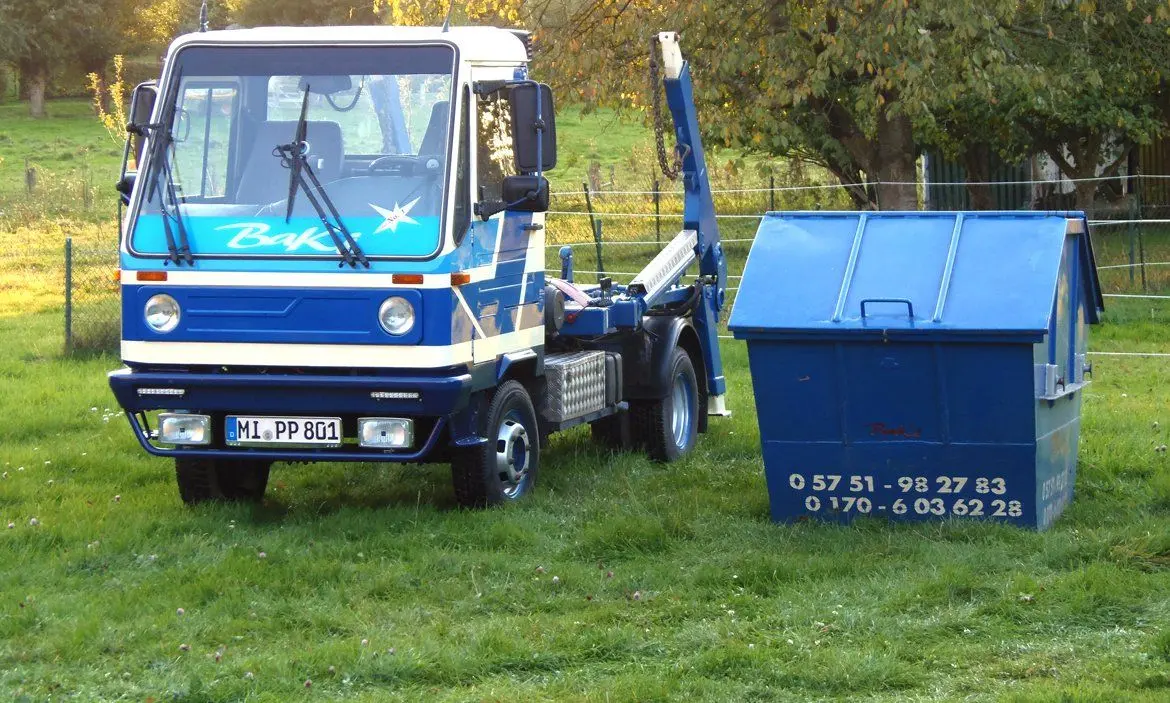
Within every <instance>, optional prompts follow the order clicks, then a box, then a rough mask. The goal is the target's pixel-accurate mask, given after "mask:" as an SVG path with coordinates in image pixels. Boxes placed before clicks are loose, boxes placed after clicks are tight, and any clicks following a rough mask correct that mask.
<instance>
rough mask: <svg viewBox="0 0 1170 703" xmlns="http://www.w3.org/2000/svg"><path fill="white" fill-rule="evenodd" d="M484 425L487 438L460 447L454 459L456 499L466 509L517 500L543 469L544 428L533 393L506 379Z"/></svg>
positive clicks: (452, 461)
mask: <svg viewBox="0 0 1170 703" xmlns="http://www.w3.org/2000/svg"><path fill="white" fill-rule="evenodd" d="M485 417H486V421H485V423H484V425H483V432H484V436H486V437H487V438H488V441H487V442H486V443H485V444H483V445H482V446H480V447H475V448H473V449H464V450H459V451H456V453H455V456H454V457H453V458H452V460H451V480H452V483H453V484H454V486H455V500H456V501H458V503H459V505H461V506H463V507H465V508H481V507H484V506H487V505H498V504H500V503H506V502H508V501H513V500H516V499H518V498H520V497H522V496H524V495H526V494H527V493H528V492H529V491H530V490H531V489H532V486H533V484H534V483H535V482H536V472H537V469H538V468H539V467H540V428H539V427H538V426H537V423H536V411H535V410H534V409H533V407H532V399H531V398H529V397H528V391H527V390H525V389H524V386H523V385H521V384H520V383H519V382H517V381H506V382H505V383H504V384H503V385H502V386H500V387H499V389H497V390H496V392H495V395H493V396H492V401H491V404H490V405H489V406H488V410H487V413H486V416H485Z"/></svg>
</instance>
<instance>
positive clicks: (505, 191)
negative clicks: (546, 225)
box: [475, 176, 549, 220]
mask: <svg viewBox="0 0 1170 703" xmlns="http://www.w3.org/2000/svg"><path fill="white" fill-rule="evenodd" d="M548 190H549V188H548V179H547V178H545V177H544V176H506V177H505V178H504V182H503V184H501V187H500V193H501V195H502V198H501V199H500V200H489V201H486V202H485V201H481V202H479V203H476V205H475V214H477V215H479V216H480V218H482V219H484V220H487V219H488V218H489V217H491V216H492V215H495V214H496V213H499V212H503V211H504V210H515V211H517V212H545V211H547V210H548V203H549V194H548Z"/></svg>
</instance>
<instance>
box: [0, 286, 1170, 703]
mask: <svg viewBox="0 0 1170 703" xmlns="http://www.w3.org/2000/svg"><path fill="white" fill-rule="evenodd" d="M1146 317H1147V310H1145V309H1144V307H1139V306H1136V305H1132V304H1131V305H1127V306H1123V307H1119V309H1118V310H1116V311H1114V312H1113V313H1112V314H1111V318H1110V322H1108V323H1107V324H1106V325H1104V326H1103V327H1101V328H1100V329H1099V330H1098V334H1097V335H1096V340H1095V343H1094V347H1095V348H1096V349H1099V350H1109V349H1132V348H1138V347H1160V348H1162V349H1165V348H1170V332H1168V331H1167V327H1166V326H1165V325H1164V324H1163V323H1162V322H1163V321H1156V322H1148V321H1146V320H1145V318H1146ZM57 322H58V321H57V318H56V316H48V315H34V316H26V317H21V318H12V317H10V318H4V319H2V320H0V336H2V337H3V338H4V339H5V340H6V341H7V347H6V349H7V352H6V353H5V354H4V355H3V357H0V376H2V377H3V378H4V383H3V385H0V417H3V418H4V420H3V422H2V423H0V448H2V449H0V462H2V463H3V464H4V466H3V469H2V470H3V472H4V474H3V478H2V479H0V528H3V527H4V526H5V525H8V524H9V523H10V522H11V524H12V526H11V527H10V528H8V529H6V530H3V531H0V690H5V691H9V692H11V694H12V695H13V696H14V697H17V699H20V696H27V699H28V700H44V699H47V698H50V697H51V698H58V697H75V698H78V699H81V700H99V699H100V700H108V699H133V700H146V699H149V698H154V699H156V700H163V699H168V700H180V701H203V700H239V699H248V700H273V701H276V700H289V699H292V698H303V699H306V700H309V699H316V700H328V699H339V698H353V699H358V700H410V701H414V700H423V699H426V700H500V701H506V700H508V701H510V700H596V701H621V700H628V701H646V700H666V699H676V700H677V699H683V700H715V701H727V700H784V699H789V700H809V699H824V698H832V697H839V696H848V697H856V698H863V699H871V700H909V699H920V700H925V699H955V698H969V699H976V700H988V699H1006V700H1053V701H1056V700H1100V701H1115V700H1151V701H1155V700H1165V699H1166V697H1167V696H1168V695H1170V628H1168V627H1167V625H1168V623H1170V621H1168V618H1170V532H1168V530H1167V526H1168V522H1167V516H1168V515H1170V475H1168V474H1167V472H1166V468H1167V461H1168V459H1167V455H1166V454H1164V453H1160V452H1157V451H1156V450H1155V448H1156V447H1157V446H1158V445H1160V444H1163V443H1165V442H1166V441H1167V437H1166V435H1167V429H1166V428H1167V427H1170V425H1168V424H1167V421H1170V417H1167V416H1166V415H1165V411H1164V408H1165V407H1166V406H1167V402H1168V401H1170V390H1168V389H1170V370H1168V369H1167V367H1166V364H1165V362H1164V361H1161V360H1157V359H1128V358H1125V359H1119V358H1112V357H1099V358H1097V360H1096V361H1095V366H1096V372H1095V377H1096V380H1095V381H1094V383H1093V385H1092V386H1091V387H1090V389H1089V390H1088V391H1087V393H1086V396H1085V425H1084V440H1083V442H1082V448H1081V466H1080V475H1079V476H1078V480H1077V499H1076V501H1075V502H1074V504H1073V505H1072V506H1071V507H1070V509H1069V511H1068V513H1067V514H1066V515H1065V516H1064V517H1063V518H1061V520H1060V521H1059V522H1058V523H1057V524H1056V526H1055V527H1054V528H1053V529H1052V530H1050V531H1049V532H1047V533H1044V534H1036V533H1032V532H1026V531H1020V530H1016V529H1011V528H1006V527H998V526H994V525H981V524H961V523H946V524H935V525H919V526H890V525H886V524H882V523H879V522H867V523H861V524H858V525H856V526H854V527H833V526H826V525H816V524H804V525H794V526H781V525H774V524H771V523H770V522H769V520H768V518H767V498H766V492H765V488H764V484H763V476H762V466H761V462H760V459H759V453H758V444H757V442H758V434H757V430H756V427H755V421H754V414H753V408H752V397H751V391H750V387H749V379H748V377H747V374H746V371H745V366H746V362H745V357H744V350H743V347H742V346H740V345H738V344H737V343H734V342H728V343H727V344H726V345H725V348H724V352H725V354H726V359H727V366H728V377H729V380H730V386H731V398H732V405H733V407H734V409H735V416H734V417H733V418H732V419H731V420H726V421H717V422H715V423H713V426H712V431H711V433H710V434H709V435H707V436H706V437H704V438H703V439H702V441H701V444H700V447H699V449H698V451H697V452H696V453H694V454H693V455H692V456H690V457H688V458H687V459H686V460H684V461H682V462H681V463H678V464H675V465H671V466H660V465H655V464H652V463H650V462H649V461H647V460H646V459H644V458H642V457H641V456H636V455H620V454H619V455H614V454H609V453H606V452H604V451H601V450H599V449H597V448H596V447H594V446H592V445H591V444H590V442H589V440H588V436H587V433H585V432H583V431H576V432H572V433H569V434H567V435H565V436H559V437H556V438H554V440H553V443H552V445H551V448H550V449H549V450H548V452H547V453H546V454H545V457H544V472H543V475H542V476H541V481H540V484H539V488H538V490H537V492H536V493H535V495H534V496H533V497H532V499H531V500H528V501H526V502H524V503H523V504H520V505H516V506H513V507H511V508H509V509H506V510H491V511H486V512H463V511H459V510H455V509H453V498H452V495H451V490H450V488H449V486H448V475H447V471H446V469H445V467H441V466H427V467H421V468H420V467H394V466H366V465H342V466H279V467H278V468H277V469H276V471H275V473H274V477H273V482H272V485H271V486H270V493H269V497H268V499H267V500H266V502H265V504H264V505H262V506H260V507H256V508H247V507H226V506H212V507H206V508H200V509H197V510H191V509H187V508H184V507H183V506H182V505H181V503H180V502H179V500H178V497H177V495H176V490H175V487H174V485H173V478H172V473H171V469H170V466H169V465H168V464H167V462H165V461H161V460H155V459H151V458H148V457H146V456H145V455H144V454H143V452H142V451H141V450H140V449H139V448H138V447H137V445H136V443H135V442H134V440H133V439H132V437H131V436H130V432H129V429H128V428H127V427H126V422H125V421H124V419H122V418H121V417H120V416H119V415H118V414H117V413H116V412H114V410H115V408H114V407H113V400H112V398H111V397H110V394H109V392H108V390H107V388H106V385H105V379H104V373H105V372H106V371H107V370H108V369H110V368H113V367H115V366H117V361H116V360H115V359H114V358H110V357H99V358H93V359H89V360H84V361H78V360H66V359H62V358H61V357H60V356H59V355H58V352H57V343H56V338H55V330H56V325H57ZM1159 420H1161V421H1162V425H1163V426H1161V427H1159V426H1156V425H1155V423H1156V422H1158V421H1159ZM34 521H35V523H36V524H35V525H34V524H33V523H34ZM611 572H612V576H610V573H611ZM554 576H555V577H557V581H559V583H557V582H554V580H553V577H554ZM180 608H181V609H183V611H184V612H183V613H182V614H179V609H180ZM183 645H186V646H187V649H182V647H183ZM217 654H218V656H217ZM306 680H311V681H312V688H311V690H306V688H305V681H306Z"/></svg>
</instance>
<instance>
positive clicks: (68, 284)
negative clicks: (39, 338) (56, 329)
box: [65, 237, 73, 354]
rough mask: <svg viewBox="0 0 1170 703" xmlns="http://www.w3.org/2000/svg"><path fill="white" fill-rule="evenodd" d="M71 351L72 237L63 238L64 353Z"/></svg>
mask: <svg viewBox="0 0 1170 703" xmlns="http://www.w3.org/2000/svg"><path fill="white" fill-rule="evenodd" d="M72 352H73V237H66V238H65V353H66V354H70V353H72Z"/></svg>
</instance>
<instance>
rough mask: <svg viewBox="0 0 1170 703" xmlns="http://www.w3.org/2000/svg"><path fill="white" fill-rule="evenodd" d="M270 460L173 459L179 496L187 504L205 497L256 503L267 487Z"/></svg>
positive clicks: (215, 499) (197, 501)
mask: <svg viewBox="0 0 1170 703" xmlns="http://www.w3.org/2000/svg"><path fill="white" fill-rule="evenodd" d="M271 467H272V462H268V461H256V460H250V459H249V460H216V459H182V458H180V459H175V477H176V478H177V479H178V483H179V497H180V498H182V499H183V502H184V503H186V504H187V505H197V504H199V503H206V502H208V501H224V502H249V503H258V502H260V501H261V500H262V499H263V498H264V490H265V489H266V488H267V487H268V473H269V470H270V469H271Z"/></svg>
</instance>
